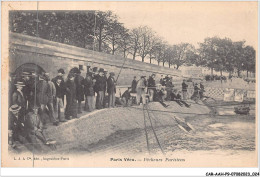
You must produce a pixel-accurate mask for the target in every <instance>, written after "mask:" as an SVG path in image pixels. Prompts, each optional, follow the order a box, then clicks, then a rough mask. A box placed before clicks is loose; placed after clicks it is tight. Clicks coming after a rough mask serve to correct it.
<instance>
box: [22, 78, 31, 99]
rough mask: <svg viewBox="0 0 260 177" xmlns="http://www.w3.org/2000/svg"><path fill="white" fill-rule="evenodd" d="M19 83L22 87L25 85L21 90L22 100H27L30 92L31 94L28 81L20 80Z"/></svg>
mask: <svg viewBox="0 0 260 177" xmlns="http://www.w3.org/2000/svg"><path fill="white" fill-rule="evenodd" d="M21 82H23V83H24V85H25V86H24V87H23V89H22V92H23V96H24V99H25V100H28V99H29V96H30V92H31V87H30V82H29V81H25V80H24V79H22V80H21Z"/></svg>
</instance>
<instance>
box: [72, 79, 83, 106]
mask: <svg viewBox="0 0 260 177" xmlns="http://www.w3.org/2000/svg"><path fill="white" fill-rule="evenodd" d="M83 80H84V77H82V76H81V75H76V77H75V80H74V81H75V84H76V98H77V100H78V101H84V86H83Z"/></svg>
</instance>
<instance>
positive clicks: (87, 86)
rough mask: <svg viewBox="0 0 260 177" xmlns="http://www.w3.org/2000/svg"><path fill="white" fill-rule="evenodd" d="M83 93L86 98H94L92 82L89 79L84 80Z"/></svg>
mask: <svg viewBox="0 0 260 177" xmlns="http://www.w3.org/2000/svg"><path fill="white" fill-rule="evenodd" d="M84 93H85V95H86V96H94V94H95V93H94V83H93V80H92V79H91V78H89V77H86V79H84Z"/></svg>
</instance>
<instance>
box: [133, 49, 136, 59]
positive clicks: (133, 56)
mask: <svg viewBox="0 0 260 177" xmlns="http://www.w3.org/2000/svg"><path fill="white" fill-rule="evenodd" d="M135 55H136V51H134V53H133V60H135Z"/></svg>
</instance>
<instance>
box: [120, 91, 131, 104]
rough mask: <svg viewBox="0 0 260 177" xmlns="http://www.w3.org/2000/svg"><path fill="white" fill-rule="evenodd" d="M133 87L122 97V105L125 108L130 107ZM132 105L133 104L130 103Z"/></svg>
mask: <svg viewBox="0 0 260 177" xmlns="http://www.w3.org/2000/svg"><path fill="white" fill-rule="evenodd" d="M130 93H131V87H128V88H127V90H126V91H125V92H124V93H123V95H122V99H121V101H122V104H123V106H128V105H129V100H130V99H131V94H130ZM130 104H131V102H130Z"/></svg>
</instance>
